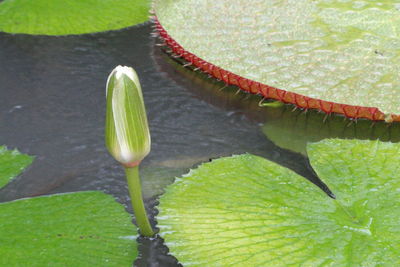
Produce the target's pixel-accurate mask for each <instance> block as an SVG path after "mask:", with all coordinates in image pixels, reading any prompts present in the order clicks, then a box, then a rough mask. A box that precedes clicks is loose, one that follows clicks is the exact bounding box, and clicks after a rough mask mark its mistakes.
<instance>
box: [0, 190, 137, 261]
mask: <svg viewBox="0 0 400 267" xmlns="http://www.w3.org/2000/svg"><path fill="white" fill-rule="evenodd" d="M0 221H1V223H0V251H1V257H0V265H1V266H26V265H27V264H28V265H30V266H131V265H132V262H133V260H134V259H135V258H136V256H137V244H136V241H135V239H136V234H137V232H136V228H135V227H134V226H133V224H132V223H131V216H130V215H129V214H128V213H126V212H125V210H124V207H123V206H122V205H120V204H118V203H116V202H115V200H114V199H113V197H112V196H109V195H106V194H103V193H100V192H80V193H70V194H61V195H52V196H44V197H36V198H29V199H21V200H16V201H12V202H7V203H1V204H0Z"/></svg>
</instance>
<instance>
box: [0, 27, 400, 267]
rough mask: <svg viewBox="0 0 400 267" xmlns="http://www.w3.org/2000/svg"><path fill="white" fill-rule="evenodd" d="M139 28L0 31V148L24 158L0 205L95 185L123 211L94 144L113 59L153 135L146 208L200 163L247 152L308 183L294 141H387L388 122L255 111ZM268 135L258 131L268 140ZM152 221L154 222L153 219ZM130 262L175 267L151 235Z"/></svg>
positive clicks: (110, 169)
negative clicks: (138, 90)
mask: <svg viewBox="0 0 400 267" xmlns="http://www.w3.org/2000/svg"><path fill="white" fill-rule="evenodd" d="M150 33H151V27H150V25H149V24H146V25H141V26H138V27H132V28H129V29H125V30H121V31H114V32H107V33H100V34H93V35H81V36H68V37H45V36H29V35H10V34H3V33H0V145H2V144H5V145H7V146H8V147H9V148H18V149H19V150H20V151H22V152H24V153H28V154H31V155H35V156H36V159H35V161H34V163H33V164H32V166H30V167H29V168H28V170H27V171H25V172H24V173H23V174H22V175H21V176H19V177H18V178H16V179H15V180H14V181H13V182H11V183H10V184H9V185H8V186H6V187H5V188H3V189H2V190H0V201H8V200H13V199H18V198H22V197H31V196H38V195H44V194H53V193H59V192H73V191H82V190H101V191H104V192H106V193H109V194H112V195H114V196H115V197H116V199H117V200H118V201H119V202H121V203H123V204H125V205H126V206H127V207H128V210H129V211H131V209H130V206H129V204H128V203H129V199H128V190H127V186H126V183H125V177H124V174H123V170H122V169H121V168H120V166H119V165H118V164H116V163H115V162H114V160H113V159H112V158H111V157H110V156H109V155H108V153H107V151H106V149H105V147H104V143H103V142H104V141H103V140H104V134H103V131H104V128H103V127H104V113H105V88H104V87H105V82H106V79H107V76H108V74H109V72H110V71H111V70H112V69H113V68H114V67H115V66H117V65H128V66H132V67H134V68H135V69H136V70H137V72H138V74H139V77H140V79H141V83H142V87H143V91H144V98H145V102H146V107H147V111H148V116H149V123H150V128H151V135H152V151H151V153H150V155H149V156H148V158H146V159H145V161H144V162H143V164H142V165H143V166H142V181H143V186H144V195H145V198H146V205H147V208H148V209H149V211H150V213H151V214H152V215H153V216H154V215H155V214H156V209H155V205H156V204H157V196H158V195H159V194H161V193H162V192H163V188H165V187H166V186H167V185H168V184H170V183H172V182H173V179H174V176H180V175H182V174H184V173H186V172H188V170H189V168H192V167H195V166H196V165H198V164H199V163H201V162H205V161H208V160H209V159H212V158H216V157H220V156H228V155H231V154H239V153H245V152H248V153H253V154H257V155H261V156H263V157H265V158H268V159H270V160H273V161H275V162H278V163H279V164H282V165H284V166H287V167H288V168H291V169H293V170H294V171H296V172H298V173H300V174H301V175H303V176H305V177H307V178H308V179H311V180H312V181H314V182H316V183H318V180H317V178H316V177H315V175H314V173H313V171H312V170H311V169H310V167H309V164H308V161H307V158H306V156H305V155H304V147H305V144H306V142H308V141H317V140H320V139H322V138H326V137H342V138H354V137H356V138H362V139H368V138H372V139H375V138H380V139H383V140H392V141H399V140H397V139H398V137H399V136H400V134H399V132H400V129H399V126H398V125H397V124H395V125H385V124H384V123H377V124H372V123H371V122H368V121H358V122H357V123H355V122H352V121H349V120H347V119H346V120H343V118H342V117H338V116H333V117H331V118H325V116H324V115H323V114H320V113H317V112H308V113H306V114H305V113H304V112H301V111H294V112H293V111H292V109H293V107H292V106H284V107H281V108H262V107H259V105H258V102H259V101H260V98H259V97H256V96H250V95H247V94H244V93H238V94H236V90H237V89H236V88H232V87H228V88H223V87H224V85H223V84H222V83H220V82H217V81H215V80H212V79H208V78H207V76H206V75H203V74H199V73H195V72H192V71H191V70H188V69H185V68H183V67H181V66H180V65H179V64H178V63H177V62H175V60H172V59H170V58H169V57H168V56H166V55H165V53H163V52H162V51H161V49H160V48H159V47H158V46H155V43H157V40H155V39H153V38H151V37H150ZM267 136H268V137H267ZM152 222H153V224H155V222H154V220H152ZM139 241H140V244H141V245H140V253H141V257H140V259H138V260H137V261H136V262H135V265H137V266H177V263H176V260H175V259H174V258H173V257H171V256H168V255H167V252H168V249H167V248H166V247H165V246H163V245H162V240H161V239H159V238H156V239H152V240H150V239H143V238H141V239H140V240H139Z"/></svg>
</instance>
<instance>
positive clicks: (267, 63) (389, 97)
mask: <svg viewBox="0 0 400 267" xmlns="http://www.w3.org/2000/svg"><path fill="white" fill-rule="evenodd" d="M399 8H400V4H399V3H398V1H394V0H391V1H372V0H364V1H347V0H346V1H340V0H316V1H307V0H290V1H275V0H266V1H250V2H249V1H244V0H234V1H232V0H221V1H210V0H162V1H161V0H157V1H156V9H155V11H156V15H157V24H158V30H159V32H160V34H161V37H163V38H164V40H165V41H166V43H167V44H168V45H169V46H170V47H171V48H172V50H173V52H174V53H176V54H178V55H180V56H182V57H183V58H184V59H186V60H187V61H189V62H191V63H192V64H193V65H195V66H196V67H199V68H201V69H202V70H204V71H205V72H208V73H210V74H211V75H213V76H214V77H216V78H218V79H221V80H224V81H225V82H226V83H229V84H234V85H238V86H239V87H241V88H242V89H244V90H247V91H249V92H252V93H258V94H262V95H263V96H265V97H267V98H275V99H278V100H281V101H283V102H289V103H293V104H296V105H297V106H299V107H302V108H317V109H320V110H323V111H325V112H327V113H331V112H338V113H342V114H344V115H346V116H348V117H356V118H357V117H365V118H369V119H373V120H383V119H386V120H387V121H392V120H400V106H399V105H398V103H399V102H400V76H399V75H398V73H400V16H399ZM193 18H195V19H193Z"/></svg>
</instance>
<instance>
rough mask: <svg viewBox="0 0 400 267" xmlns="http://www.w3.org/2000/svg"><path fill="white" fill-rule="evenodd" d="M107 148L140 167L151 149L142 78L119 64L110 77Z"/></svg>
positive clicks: (111, 152) (106, 134)
mask: <svg viewBox="0 0 400 267" xmlns="http://www.w3.org/2000/svg"><path fill="white" fill-rule="evenodd" d="M106 90H107V91H106V98H107V112H106V129H105V137H106V147H107V149H108V151H109V152H110V154H111V155H112V156H113V157H114V158H115V159H116V160H117V161H119V162H120V163H122V164H123V165H124V166H126V167H134V166H137V165H138V164H139V163H140V162H141V161H142V160H143V158H144V157H146V156H147V154H149V152H150V144H151V141H150V132H149V126H148V123H147V115H146V109H145V107H144V102H143V95H142V89H141V87H140V83H139V78H138V76H137V74H136V72H135V70H134V69H133V68H130V67H123V66H118V67H116V68H115V69H114V70H113V71H112V72H111V74H110V76H108V80H107V88H106Z"/></svg>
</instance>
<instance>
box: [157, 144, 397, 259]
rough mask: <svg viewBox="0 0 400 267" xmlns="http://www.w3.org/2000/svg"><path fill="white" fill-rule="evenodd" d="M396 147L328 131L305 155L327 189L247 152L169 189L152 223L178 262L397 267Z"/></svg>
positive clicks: (194, 173) (205, 166)
mask: <svg viewBox="0 0 400 267" xmlns="http://www.w3.org/2000/svg"><path fill="white" fill-rule="evenodd" d="M399 150H400V145H399V144H393V143H385V142H380V141H353V140H339V139H327V140H324V141H321V142H319V143H314V144H310V145H309V146H308V156H309V158H310V163H311V165H312V167H313V168H314V170H315V171H316V173H317V174H318V176H319V177H320V178H321V180H322V181H323V182H325V183H326V184H327V185H328V187H329V188H330V189H331V190H332V192H333V193H334V194H335V196H336V199H333V198H330V197H329V196H327V195H326V194H325V193H324V192H323V191H322V190H321V189H320V188H319V187H317V186H316V185H314V184H312V183H311V182H309V181H308V180H306V179H305V178H304V177H301V176H299V175H298V174H296V173H294V172H293V171H291V170H289V169H287V168H284V167H282V166H279V165H277V164H275V163H273V162H271V161H268V160H265V159H263V158H260V157H257V156H254V155H249V154H245V155H240V156H233V157H228V158H221V159H217V160H214V161H212V162H211V163H206V164H203V165H202V166H200V167H199V168H198V169H196V170H193V171H191V172H190V173H189V174H187V175H186V176H184V177H183V178H181V179H178V180H177V182H176V183H175V184H173V185H171V186H170V187H168V188H167V192H166V194H165V195H163V196H162V197H161V199H160V206H159V210H160V213H159V216H158V223H159V227H160V229H161V235H162V236H163V238H164V239H165V241H166V244H167V246H168V247H169V249H170V252H171V253H172V254H173V255H174V256H176V257H177V258H178V260H179V261H180V262H181V263H182V264H183V265H184V266H399V265H400V252H399V251H400V235H399V233H400V226H399V215H400V205H399V204H400V203H399V202H400V201H399V199H400V174H399V172H398V168H399V164H398V162H399V160H400V153H399Z"/></svg>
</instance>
